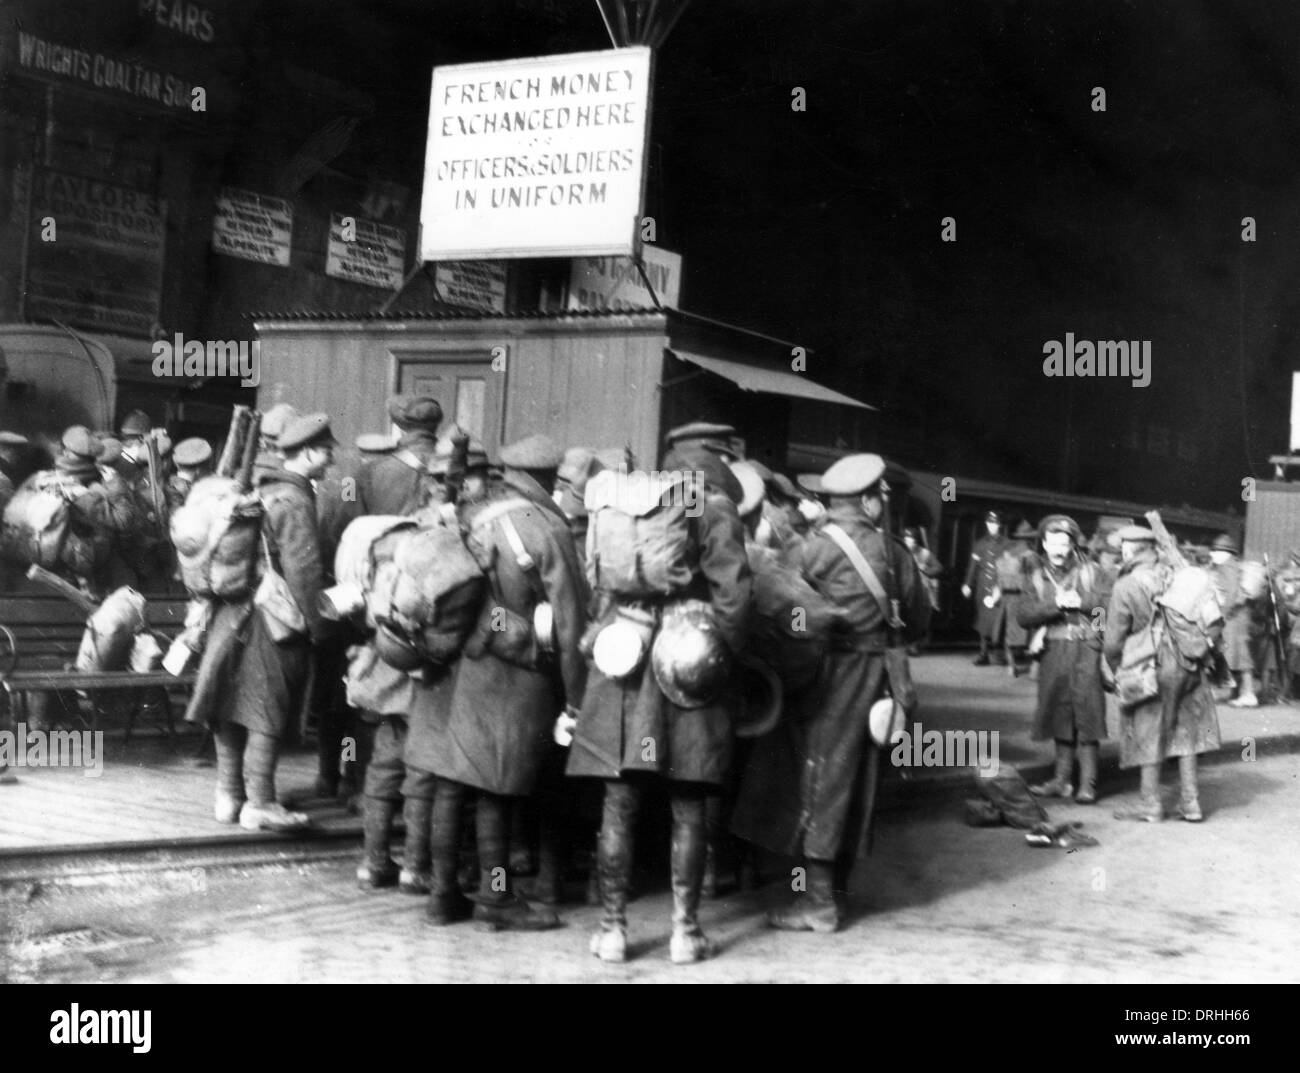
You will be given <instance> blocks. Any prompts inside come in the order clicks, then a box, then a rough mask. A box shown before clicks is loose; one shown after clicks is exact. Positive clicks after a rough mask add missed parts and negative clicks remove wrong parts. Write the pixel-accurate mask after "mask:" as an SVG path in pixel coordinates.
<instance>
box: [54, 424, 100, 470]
mask: <svg viewBox="0 0 1300 1073" xmlns="http://www.w3.org/2000/svg"><path fill="white" fill-rule="evenodd" d="M99 447H100V444H99V440H98V439H96V437H95V434H94V433H93V432H91V431H90V429H88V428H86V426H85V425H72V426H70V427H69V428H68V429H66V430H65V431H64V433H63V449H64V450H65V451H67V452H68V454H70V455H76V456H77V457H78V458H84V459H87V460H89V461H91V462H94V461H96V460H97V459H98V458H99Z"/></svg>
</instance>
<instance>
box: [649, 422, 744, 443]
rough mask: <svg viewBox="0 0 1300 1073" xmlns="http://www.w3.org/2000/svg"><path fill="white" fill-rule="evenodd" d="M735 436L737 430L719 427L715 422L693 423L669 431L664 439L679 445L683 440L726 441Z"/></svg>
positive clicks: (728, 426) (730, 427) (727, 426)
mask: <svg viewBox="0 0 1300 1073" xmlns="http://www.w3.org/2000/svg"><path fill="white" fill-rule="evenodd" d="M735 434H736V430H735V428H733V427H732V426H731V425H719V424H717V423H715V422H713V421H692V422H691V423H690V424H687V425H678V426H677V427H676V428H674V429H669V431H668V435H667V436H665V437H664V439H665V441H666V442H668V443H679V442H681V441H682V440H726V439H727V438H728V437H729V436H734V435H735Z"/></svg>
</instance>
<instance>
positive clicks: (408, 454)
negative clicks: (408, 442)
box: [393, 447, 432, 477]
mask: <svg viewBox="0 0 1300 1073" xmlns="http://www.w3.org/2000/svg"><path fill="white" fill-rule="evenodd" d="M393 457H394V458H395V459H397V461H399V462H400V463H402V465H404V466H406V467H408V468H410V469H413V470H415V472H416V473H420V474H423V475H424V476H426V477H430V476H432V474H431V473H430V472H429V467H428V466H426V465H425V464H424V459H422V458H421V457H420V456H419V455H417V454H416V453H415V452H414V451H412V450H411V449H410V448H409V447H403V448H402V449H401V450H400V451H394V452H393Z"/></svg>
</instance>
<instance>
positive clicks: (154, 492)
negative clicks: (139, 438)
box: [144, 433, 169, 542]
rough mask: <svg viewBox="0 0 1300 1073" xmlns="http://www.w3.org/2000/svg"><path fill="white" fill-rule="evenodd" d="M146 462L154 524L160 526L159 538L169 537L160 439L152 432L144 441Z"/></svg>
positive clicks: (163, 539) (164, 539)
mask: <svg viewBox="0 0 1300 1073" xmlns="http://www.w3.org/2000/svg"><path fill="white" fill-rule="evenodd" d="M144 452H145V464H146V465H147V466H148V469H149V498H150V499H151V500H152V501H153V517H154V524H155V525H156V526H157V527H158V534H157V535H158V538H159V539H160V540H162V541H164V542H165V541H166V540H168V538H169V532H168V526H167V499H166V497H165V496H164V495H163V490H162V487H161V477H162V466H161V464H160V460H159V458H158V439H157V437H156V436H155V435H153V434H152V433H151V434H150V435H149V436H147V437H146V438H145V441H144Z"/></svg>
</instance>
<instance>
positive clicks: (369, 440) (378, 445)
mask: <svg viewBox="0 0 1300 1073" xmlns="http://www.w3.org/2000/svg"><path fill="white" fill-rule="evenodd" d="M396 446H397V445H396V444H395V443H393V439H392V437H391V436H388V435H386V434H384V433H382V432H363V433H361V435H360V436H358V437H357V450H358V451H360V452H361V453H362V454H363V455H386V454H388V453H389V452H390V451H392V450H393V449H394V448H396Z"/></svg>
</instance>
